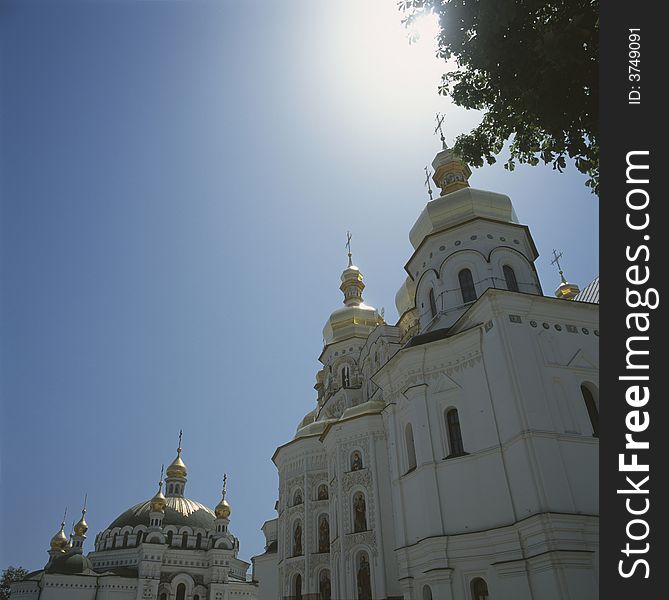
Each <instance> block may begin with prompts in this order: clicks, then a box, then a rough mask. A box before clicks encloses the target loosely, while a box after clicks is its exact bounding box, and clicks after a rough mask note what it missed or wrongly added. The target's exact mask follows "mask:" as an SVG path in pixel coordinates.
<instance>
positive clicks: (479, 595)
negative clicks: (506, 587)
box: [471, 577, 490, 600]
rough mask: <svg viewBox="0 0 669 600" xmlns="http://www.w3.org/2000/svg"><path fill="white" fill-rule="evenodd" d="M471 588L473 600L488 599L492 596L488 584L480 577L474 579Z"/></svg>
mask: <svg viewBox="0 0 669 600" xmlns="http://www.w3.org/2000/svg"><path fill="white" fill-rule="evenodd" d="M471 588H472V600H488V598H489V597H490V596H489V595H488V584H487V583H486V582H485V581H484V580H483V579H481V578H480V577H477V578H476V579H472V584H471Z"/></svg>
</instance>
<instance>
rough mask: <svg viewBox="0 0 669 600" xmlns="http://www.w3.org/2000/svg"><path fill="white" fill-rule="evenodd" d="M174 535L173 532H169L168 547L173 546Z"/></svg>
mask: <svg viewBox="0 0 669 600" xmlns="http://www.w3.org/2000/svg"><path fill="white" fill-rule="evenodd" d="M172 535H173V534H172V532H171V531H168V532H167V545H168V546H171V545H172Z"/></svg>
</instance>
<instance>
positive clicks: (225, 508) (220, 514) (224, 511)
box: [214, 498, 231, 519]
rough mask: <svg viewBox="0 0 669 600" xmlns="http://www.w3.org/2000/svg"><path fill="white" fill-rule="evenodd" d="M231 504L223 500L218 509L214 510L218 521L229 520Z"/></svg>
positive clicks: (217, 506)
mask: <svg viewBox="0 0 669 600" xmlns="http://www.w3.org/2000/svg"><path fill="white" fill-rule="evenodd" d="M230 512H231V508H230V504H229V503H228V501H227V500H226V499H225V498H223V499H222V500H221V501H220V502H219V503H218V504H217V505H216V508H215V509H214V514H215V515H216V518H217V519H227V518H229V517H230Z"/></svg>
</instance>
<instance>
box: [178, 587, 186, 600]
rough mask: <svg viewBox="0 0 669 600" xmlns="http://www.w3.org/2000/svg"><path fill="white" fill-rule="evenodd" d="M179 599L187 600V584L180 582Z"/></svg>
mask: <svg viewBox="0 0 669 600" xmlns="http://www.w3.org/2000/svg"><path fill="white" fill-rule="evenodd" d="M177 600H186V584H185V583H180V584H179V585H178V586H177Z"/></svg>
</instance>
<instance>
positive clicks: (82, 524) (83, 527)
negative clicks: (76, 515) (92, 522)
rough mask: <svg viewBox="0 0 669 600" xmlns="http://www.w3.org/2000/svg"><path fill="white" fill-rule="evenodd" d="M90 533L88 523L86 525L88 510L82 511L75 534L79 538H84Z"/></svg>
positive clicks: (75, 527)
mask: <svg viewBox="0 0 669 600" xmlns="http://www.w3.org/2000/svg"><path fill="white" fill-rule="evenodd" d="M87 531H88V523H86V509H85V508H84V510H82V511H81V519H79V521H77V523H76V524H75V526H74V534H75V535H76V536H78V537H84V536H85V535H86V532H87Z"/></svg>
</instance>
